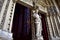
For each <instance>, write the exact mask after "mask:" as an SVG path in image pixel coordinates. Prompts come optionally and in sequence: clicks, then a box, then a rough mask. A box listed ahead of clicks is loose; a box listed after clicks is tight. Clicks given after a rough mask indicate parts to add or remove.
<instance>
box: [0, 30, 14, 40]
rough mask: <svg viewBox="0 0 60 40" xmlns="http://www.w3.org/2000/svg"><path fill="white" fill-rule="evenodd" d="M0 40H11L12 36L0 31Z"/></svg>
mask: <svg viewBox="0 0 60 40" xmlns="http://www.w3.org/2000/svg"><path fill="white" fill-rule="evenodd" d="M0 40H13V39H12V34H11V33H8V32H6V31H2V30H0Z"/></svg>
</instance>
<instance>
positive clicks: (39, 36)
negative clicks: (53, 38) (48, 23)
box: [33, 10, 43, 40]
mask: <svg viewBox="0 0 60 40" xmlns="http://www.w3.org/2000/svg"><path fill="white" fill-rule="evenodd" d="M33 17H34V18H35V24H36V37H37V40H43V37H42V22H41V16H40V15H39V14H38V10H36V11H33Z"/></svg>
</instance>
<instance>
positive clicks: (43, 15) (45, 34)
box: [41, 14, 49, 40]
mask: <svg viewBox="0 0 60 40" xmlns="http://www.w3.org/2000/svg"><path fill="white" fill-rule="evenodd" d="M41 16H42V18H41V20H42V29H43V30H42V35H43V38H44V40H49V39H48V32H47V25H46V15H45V14H41Z"/></svg>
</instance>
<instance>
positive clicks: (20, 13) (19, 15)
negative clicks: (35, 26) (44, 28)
mask: <svg viewBox="0 0 60 40" xmlns="http://www.w3.org/2000/svg"><path fill="white" fill-rule="evenodd" d="M30 16H31V15H30V9H29V8H28V7H25V6H23V5H21V4H19V3H16V8H15V13H14V19H13V27H12V33H13V40H31V39H32V38H31V37H32V33H31V26H30Z"/></svg>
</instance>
